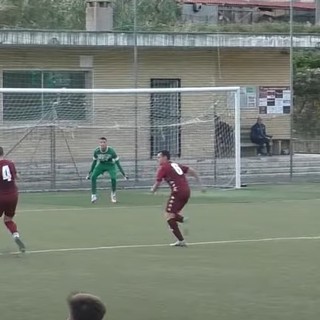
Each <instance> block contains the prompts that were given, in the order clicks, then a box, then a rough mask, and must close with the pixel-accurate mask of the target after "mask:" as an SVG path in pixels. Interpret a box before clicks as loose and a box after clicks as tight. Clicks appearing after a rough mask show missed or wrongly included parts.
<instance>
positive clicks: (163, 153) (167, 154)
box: [159, 150, 171, 160]
mask: <svg viewBox="0 0 320 320" xmlns="http://www.w3.org/2000/svg"><path fill="white" fill-rule="evenodd" d="M159 153H161V155H162V156H163V157H167V159H168V160H170V157H171V156H170V151H168V150H162V151H160V152H159Z"/></svg>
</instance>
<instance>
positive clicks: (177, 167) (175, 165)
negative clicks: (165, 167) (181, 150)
mask: <svg viewBox="0 0 320 320" xmlns="http://www.w3.org/2000/svg"><path fill="white" fill-rule="evenodd" d="M171 167H172V168H173V169H174V171H175V172H176V173H177V174H178V175H179V176H182V175H183V171H182V169H181V168H180V167H179V165H178V164H177V163H174V162H173V163H171Z"/></svg>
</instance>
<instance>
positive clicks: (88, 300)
mask: <svg viewBox="0 0 320 320" xmlns="http://www.w3.org/2000/svg"><path fill="white" fill-rule="evenodd" d="M67 302H68V307H69V317H68V320H102V319H103V317H104V315H105V313H106V307H105V305H104V304H103V302H102V301H101V300H100V298H99V297H97V296H94V295H92V294H89V293H72V294H70V295H69V297H68V299H67Z"/></svg>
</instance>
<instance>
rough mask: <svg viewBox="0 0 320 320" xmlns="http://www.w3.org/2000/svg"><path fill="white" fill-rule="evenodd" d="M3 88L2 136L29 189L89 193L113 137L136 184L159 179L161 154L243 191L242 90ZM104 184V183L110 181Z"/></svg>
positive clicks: (207, 179) (163, 85)
mask: <svg viewBox="0 0 320 320" xmlns="http://www.w3.org/2000/svg"><path fill="white" fill-rule="evenodd" d="M164 81H165V80H163V79H157V80H156V81H154V82H152V87H151V88H137V89H132V88H128V89H125V88H119V89H68V88H55V89H49V88H0V93H1V98H2V99H1V100H0V101H1V106H0V122H1V126H0V137H1V140H2V141H3V142H2V144H3V147H4V148H5V152H6V153H7V155H8V156H9V157H10V158H12V159H13V160H14V161H15V162H16V164H17V167H18V168H19V170H20V171H21V175H22V176H23V178H24V179H23V182H21V184H23V189H25V190H34V189H36V190H47V189H56V190H58V189H73V188H89V183H88V182H87V181H85V180H84V177H85V175H86V173H87V172H88V170H89V168H90V162H91V159H92V153H93V150H94V148H95V147H96V146H97V144H98V138H99V137H102V136H106V137H107V139H108V143H109V144H110V145H111V146H113V147H114V148H115V149H116V151H117V153H118V155H119V156H120V159H121V162H122V166H123V167H124V169H125V171H126V172H127V174H128V175H129V177H130V178H131V179H130V181H129V182H128V183H123V186H124V187H125V186H128V187H145V186H149V185H150V183H152V180H153V179H154V172H155V170H156V162H155V158H156V154H157V152H158V151H160V150H163V149H167V150H169V151H170V152H171V154H172V158H173V160H174V161H177V162H181V163H183V164H186V165H190V166H191V167H194V168H195V169H196V170H197V171H199V172H200V175H201V176H202V178H203V181H204V183H205V184H206V185H208V186H216V187H233V188H240V187H241V155H240V153H241V145H240V88H239V87H180V83H178V82H174V81H171V82H170V83H167V82H164ZM104 183H105V182H104Z"/></svg>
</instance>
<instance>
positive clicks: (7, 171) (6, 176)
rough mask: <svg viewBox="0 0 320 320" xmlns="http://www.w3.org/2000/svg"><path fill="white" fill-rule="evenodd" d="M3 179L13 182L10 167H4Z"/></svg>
mask: <svg viewBox="0 0 320 320" xmlns="http://www.w3.org/2000/svg"><path fill="white" fill-rule="evenodd" d="M2 179H3V180H6V181H11V180H12V175H11V172H10V168H9V166H3V167H2Z"/></svg>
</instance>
